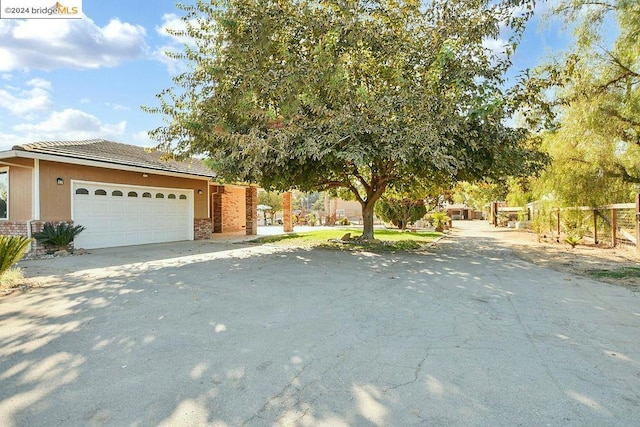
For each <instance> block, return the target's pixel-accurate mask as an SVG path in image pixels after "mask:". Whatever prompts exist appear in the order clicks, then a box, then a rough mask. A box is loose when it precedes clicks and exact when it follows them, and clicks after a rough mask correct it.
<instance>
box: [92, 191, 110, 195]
mask: <svg viewBox="0 0 640 427" xmlns="http://www.w3.org/2000/svg"><path fill="white" fill-rule="evenodd" d="M93 194H95V195H96V196H106V195H107V192H106V191H104V190H96V191H95V192H94V193H93Z"/></svg>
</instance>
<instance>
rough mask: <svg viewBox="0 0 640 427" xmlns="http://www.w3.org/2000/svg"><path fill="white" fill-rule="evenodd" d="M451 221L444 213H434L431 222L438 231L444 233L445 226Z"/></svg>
mask: <svg viewBox="0 0 640 427" xmlns="http://www.w3.org/2000/svg"><path fill="white" fill-rule="evenodd" d="M450 219H451V218H449V217H448V216H447V214H446V213H444V212H434V213H432V214H431V215H430V218H429V221H430V222H431V225H432V226H433V228H435V230H436V231H442V230H444V227H445V225H447V224H449V221H450Z"/></svg>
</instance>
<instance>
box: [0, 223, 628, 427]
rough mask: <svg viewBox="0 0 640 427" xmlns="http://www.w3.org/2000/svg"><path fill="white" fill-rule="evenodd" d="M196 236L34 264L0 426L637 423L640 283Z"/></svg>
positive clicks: (498, 256)
mask: <svg viewBox="0 0 640 427" xmlns="http://www.w3.org/2000/svg"><path fill="white" fill-rule="evenodd" d="M460 226H461V227H463V228H462V230H459V231H457V233H456V234H457V236H456V237H455V238H452V239H447V240H445V241H443V242H442V243H441V244H439V245H438V247H436V248H434V249H433V250H431V251H430V252H429V253H423V254H399V253H398V254H371V253H349V252H339V251H328V250H294V249H285V248H279V247H274V246H258V245H250V244H229V243H220V242H182V243H177V244H170V245H151V246H144V247H137V248H124V249H123V248H120V249H109V250H99V251H93V253H92V254H89V255H84V256H79V257H69V258H59V259H54V260H34V261H28V262H25V263H23V267H26V272H27V273H26V274H27V276H33V277H37V278H38V280H39V281H41V282H43V283H45V284H46V285H45V286H43V287H41V288H34V289H32V290H31V291H29V292H25V293H16V294H13V295H9V296H7V297H4V298H2V299H0V425H2V426H7V427H8V426H35V425H38V426H57V425H60V426H62V425H64V426H76V425H77V426H80V425H82V426H84V425H109V426H125V425H136V426H143V425H163V426H172V425H176V426H186V425H193V426H201V425H212V426H245V425H246V426H271V425H276V426H279V425H285V426H286V425H290V426H323V425H324V426H369V425H376V426H411V425H434V426H438V425H465V426H466V425H507V426H513V425H552V426H556V425H557V426H567V425H575V426H584V425H617V426H621V425H637V422H638V419H640V339H639V338H640V304H639V299H638V297H639V296H640V295H639V294H638V293H633V292H632V291H630V290H628V289H626V288H623V287H617V286H612V285H607V284H603V283H599V282H596V281H594V280H591V279H588V278H584V277H579V276H572V275H568V274H566V273H561V272H557V271H553V270H549V269H544V268H541V267H539V266H536V265H533V264H530V263H527V262H525V261H522V260H519V259H517V258H516V257H514V256H513V255H512V252H511V250H510V249H509V248H508V247H504V246H502V245H503V243H500V242H499V241H498V240H496V239H494V238H493V237H492V235H491V230H490V228H489V227H488V226H486V224H484V223H468V224H461V225H460Z"/></svg>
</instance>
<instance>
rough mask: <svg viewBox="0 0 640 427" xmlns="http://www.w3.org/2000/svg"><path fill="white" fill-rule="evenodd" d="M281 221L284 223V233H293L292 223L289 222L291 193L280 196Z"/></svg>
mask: <svg viewBox="0 0 640 427" xmlns="http://www.w3.org/2000/svg"><path fill="white" fill-rule="evenodd" d="M282 221H283V222H284V232H285V233H289V232H291V231H293V223H292V222H291V193H290V192H289V191H287V192H286V193H283V194H282Z"/></svg>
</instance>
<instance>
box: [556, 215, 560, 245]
mask: <svg viewBox="0 0 640 427" xmlns="http://www.w3.org/2000/svg"><path fill="white" fill-rule="evenodd" d="M557 220H558V225H557V227H558V228H557V232H558V235H557V237H556V242H558V243H560V208H558V213H557Z"/></svg>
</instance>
